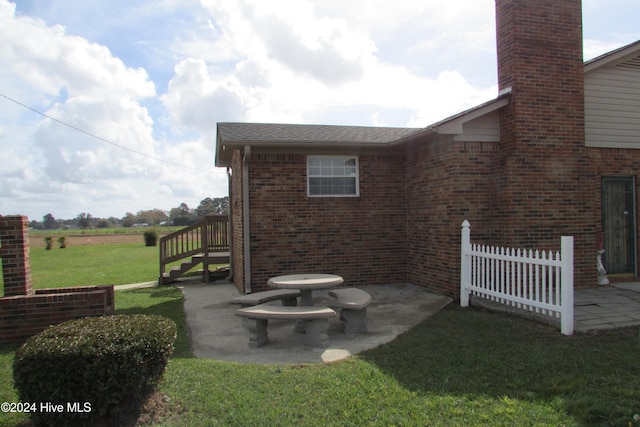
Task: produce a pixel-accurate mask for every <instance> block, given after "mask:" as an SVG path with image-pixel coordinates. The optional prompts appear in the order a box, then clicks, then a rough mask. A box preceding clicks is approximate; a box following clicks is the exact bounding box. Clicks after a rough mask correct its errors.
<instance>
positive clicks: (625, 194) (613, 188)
mask: <svg viewBox="0 0 640 427" xmlns="http://www.w3.org/2000/svg"><path fill="white" fill-rule="evenodd" d="M634 206H635V194H634V182H633V177H603V178H602V227H603V228H602V229H603V231H604V233H605V234H604V250H605V252H604V257H603V263H604V267H605V269H606V270H607V273H608V274H625V273H627V274H629V273H631V274H635V273H636V244H635V234H636V233H635V218H636V215H635V209H634Z"/></svg>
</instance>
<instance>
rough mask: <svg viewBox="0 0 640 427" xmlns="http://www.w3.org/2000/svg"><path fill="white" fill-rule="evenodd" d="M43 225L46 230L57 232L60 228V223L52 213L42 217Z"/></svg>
mask: <svg viewBox="0 0 640 427" xmlns="http://www.w3.org/2000/svg"><path fill="white" fill-rule="evenodd" d="M42 223H43V225H44V229H45V230H55V229H56V228H58V221H56V219H55V218H54V217H53V215H51V214H50V213H48V214H46V215H45V216H43V217H42Z"/></svg>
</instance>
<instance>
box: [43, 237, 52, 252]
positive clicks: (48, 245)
mask: <svg viewBox="0 0 640 427" xmlns="http://www.w3.org/2000/svg"><path fill="white" fill-rule="evenodd" d="M52 244H53V237H49V236H47V237H45V238H44V245H45V249H46V250H48V251H50V250H51V245H52Z"/></svg>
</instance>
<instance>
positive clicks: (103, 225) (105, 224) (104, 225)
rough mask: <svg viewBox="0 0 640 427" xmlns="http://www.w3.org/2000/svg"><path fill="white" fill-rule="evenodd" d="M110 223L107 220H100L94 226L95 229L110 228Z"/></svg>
mask: <svg viewBox="0 0 640 427" xmlns="http://www.w3.org/2000/svg"><path fill="white" fill-rule="evenodd" d="M110 227H111V222H110V221H109V220H108V219H100V220H98V223H97V224H96V228H110Z"/></svg>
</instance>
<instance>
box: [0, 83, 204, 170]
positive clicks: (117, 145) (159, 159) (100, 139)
mask: <svg viewBox="0 0 640 427" xmlns="http://www.w3.org/2000/svg"><path fill="white" fill-rule="evenodd" d="M0 96H1V97H3V98H5V99H6V100H8V101H11V102H13V103H15V104H18V105H19V106H21V107H24V108H26V109H27V110H31V111H33V112H34V113H36V114H39V115H41V116H43V117H46V118H47V119H49V120H53V121H54V122H57V123H59V124H61V125H63V126H66V127H68V128H70V129H73V130H75V131H77V132H80V133H83V134H85V135H88V136H90V137H91V138H95V139H97V140H99V141H102V142H106V143H107V144H111V145H113V146H115V147H118V148H121V149H123V150H127V151H130V152H132V153H136V154H138V155H140V156H144V157H148V158H150V159H153V160H157V161H159V162H162V163H167V164H169V165H172V166H177V167H180V168H186V169H191V170H196V171H200V172H207V171H209V170H211V169H200V168H194V167H191V166H186V165H181V164H179V163H174V162H171V161H169V160H165V159H161V158H159V157H155V156H152V155H150V154H146V153H142V152H140V151H136V150H134V149H133V148H129V147H126V146H124V145H120V144H116V143H115V142H113V141H109V140H108V139H105V138H103V137H101V136H98V135H95V134H93V133H91V132H87V131H86V130H84V129H80V128H79V127H76V126H73V125H71V124H69V123H66V122H63V121H62V120H58V119H56V118H55V117H51V116H50V115H48V114H46V113H43V112H42V111H39V110H36V109H35V108H32V107H29V106H28V105H25V104H23V103H22V102H20V101H16V100H15V99H13V98H10V97H8V96H7V95H5V94H3V93H0Z"/></svg>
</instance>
